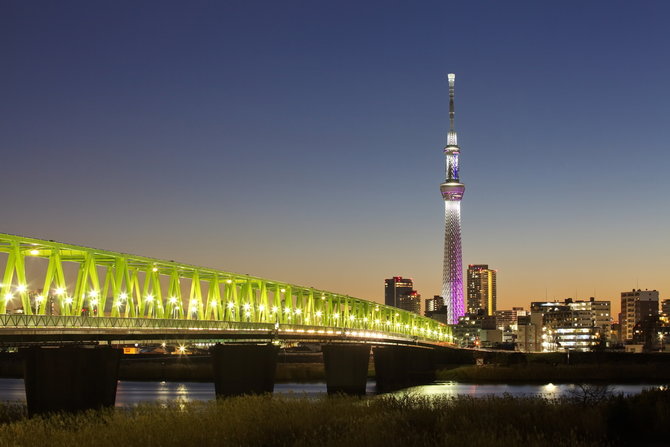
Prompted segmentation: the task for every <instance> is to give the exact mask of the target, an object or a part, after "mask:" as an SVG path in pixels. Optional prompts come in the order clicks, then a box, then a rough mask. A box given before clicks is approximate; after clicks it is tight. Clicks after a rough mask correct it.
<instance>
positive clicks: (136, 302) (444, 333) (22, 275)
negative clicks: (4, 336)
mask: <svg viewBox="0 0 670 447" xmlns="http://www.w3.org/2000/svg"><path fill="white" fill-rule="evenodd" d="M0 253H6V254H7V256H6V264H5V272H4V276H3V277H2V283H0V314H7V309H8V304H9V303H10V302H12V304H13V306H12V307H14V309H15V311H16V310H19V311H20V312H22V313H23V315H22V316H21V317H19V318H8V317H3V318H0V331H2V328H3V327H4V328H7V327H17V326H20V327H26V325H27V326H32V327H54V328H55V327H64V326H67V327H72V325H74V326H77V325H78V324H84V322H86V323H85V324H84V326H88V327H97V326H107V325H109V324H111V323H110V322H112V321H113V322H114V324H113V325H114V326H115V327H117V328H123V327H126V328H129V329H130V328H138V327H146V328H150V327H153V328H157V327H167V326H171V327H172V326H174V327H175V328H179V327H185V326H184V323H183V322H184V321H188V322H189V324H188V325H187V326H188V327H193V328H194V329H196V328H200V327H214V326H218V327H222V326H221V324H222V323H226V322H227V323H238V324H235V325H231V327H238V326H239V327H241V326H245V327H246V328H251V327H254V326H255V327H257V328H259V329H261V328H263V329H267V328H268V326H269V327H272V328H274V329H275V330H282V328H287V329H288V330H289V331H295V330H298V331H300V330H301V328H309V330H310V331H319V332H321V330H322V329H323V330H325V329H331V330H334V331H335V332H337V333H338V334H340V333H344V332H346V331H358V332H361V331H374V332H376V333H379V334H387V335H389V336H394V337H395V336H397V337H401V338H414V339H417V340H418V339H421V340H424V341H427V342H438V343H439V342H451V341H453V338H452V334H451V328H450V327H449V326H447V325H444V324H442V323H440V322H438V321H435V320H432V319H430V318H426V317H422V316H420V315H417V314H414V313H411V312H408V311H404V310H401V309H397V308H394V307H390V306H384V305H381V304H378V303H375V302H371V301H366V300H362V299H358V298H353V297H350V296H347V295H341V294H338V293H333V292H328V291H325V290H317V289H314V288H311V287H303V286H297V285H294V284H288V283H283V282H279V281H273V280H268V279H263V278H258V277H253V276H249V275H240V274H236V273H230V272H224V271H221V270H216V269H211V268H205V267H198V266H194V265H188V264H182V263H178V262H174V261H164V260H159V259H153V258H148V257H143V256H135V255H129V254H124V253H117V252H112V251H107V250H98V249H94V248H88V247H82V246H77V245H71V244H64V243H59V242H54V241H46V240H41V239H34V238H28V237H23V236H15V235H10V234H3V233H0ZM30 258H41V259H43V260H45V261H46V262H47V266H46V273H45V274H44V275H43V277H42V278H34V277H30V278H28V276H27V275H28V273H29V272H30V271H32V270H37V269H34V268H33V269H31V268H30V266H29V267H28V269H27V267H26V260H27V259H30ZM45 261H42V262H43V263H44V262H45ZM64 266H65V268H64ZM73 268H74V269H76V280H75V281H74V284H68V281H67V278H66V277H67V276H74V275H66V271H67V272H71V271H72V269H73ZM42 270H44V268H42ZM39 276H42V275H39ZM70 282H72V281H70ZM38 286H41V291H40V292H39V293H38V292H35V290H36V288H37V287H38ZM31 290H32V291H31ZM37 290H39V289H37ZM48 303H53V305H49V306H48ZM52 306H53V307H54V308H55V309H52ZM48 308H49V310H50V312H49V313H52V314H53V315H47V309H48ZM106 309H107V312H105V310H106ZM82 314H85V315H87V316H88V318H74V317H81V316H82ZM30 316H47V317H61V318H34V317H30ZM17 317H18V316H17ZM95 318H99V319H100V323H101V324H100V325H98V324H93V325H92V324H91V323H90V322H91V321H92V319H95ZM148 320H150V321H148ZM143 321H144V322H143ZM207 322H211V323H207ZM63 325H64V326H63ZM224 326H225V325H224ZM196 330H197V329H196ZM343 331H344V332H343Z"/></svg>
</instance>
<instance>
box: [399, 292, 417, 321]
mask: <svg viewBox="0 0 670 447" xmlns="http://www.w3.org/2000/svg"><path fill="white" fill-rule="evenodd" d="M398 307H399V308H401V309H403V310H407V311H409V312H414V313H415V314H419V315H420V314H421V295H419V293H418V292H417V291H416V290H412V291H411V292H410V293H408V294H405V295H400V297H399V298H398Z"/></svg>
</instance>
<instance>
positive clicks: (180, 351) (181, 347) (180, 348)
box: [177, 345, 186, 354]
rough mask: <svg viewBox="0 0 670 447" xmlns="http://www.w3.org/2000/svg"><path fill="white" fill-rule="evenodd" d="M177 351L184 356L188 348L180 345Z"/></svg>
mask: <svg viewBox="0 0 670 447" xmlns="http://www.w3.org/2000/svg"><path fill="white" fill-rule="evenodd" d="M177 349H178V350H179V353H180V354H183V353H185V352H186V346H184V345H180V346H179V348H177Z"/></svg>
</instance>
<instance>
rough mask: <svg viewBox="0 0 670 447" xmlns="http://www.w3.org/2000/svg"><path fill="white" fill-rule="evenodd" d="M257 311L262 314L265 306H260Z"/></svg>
mask: <svg viewBox="0 0 670 447" xmlns="http://www.w3.org/2000/svg"><path fill="white" fill-rule="evenodd" d="M258 310H259V311H261V312H263V311H264V310H265V306H263V305H262V304H261V305H260V306H258Z"/></svg>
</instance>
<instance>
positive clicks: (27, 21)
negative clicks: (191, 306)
mask: <svg viewBox="0 0 670 447" xmlns="http://www.w3.org/2000/svg"><path fill="white" fill-rule="evenodd" d="M669 13H670V4H668V3H667V2H662V1H643V2H617V1H607V2H605V1H593V2H578V1H562V2H557V1H556V2H530V1H529V2H520V1H511V2H494V1H491V2H466V1H464V2H442V1H440V2H430V1H422V2H409V1H406V2H393V1H383V2H381V1H380V2H374V1H369V2H354V1H342V2H325V1H323V2H314V1H290V2H284V1H268V2H254V1H227V2H215V1H212V2H206V1H194V2H170V1H163V2H148V1H147V2H145V1H139V2H138V1H125V2H124V1H114V2H112V1H100V2H88V1H61V2H49V1H4V2H2V3H0V57H1V59H0V60H2V61H3V63H2V64H0V151H1V152H0V153H1V154H2V167H3V169H2V175H1V176H0V199H1V200H2V209H3V212H2V221H3V224H2V226H1V227H0V231H2V232H7V233H18V234H23V235H27V236H33V237H42V238H45V239H55V240H60V241H64V242H71V243H79V244H83V245H90V246H95V247H100V248H108V249H113V250H118V251H124V252H131V253H137V254H142V255H148V256H155V257H163V258H167V259H175V260H180V261H184V262H190V263H194V264H200V265H206V266H211V267H218V268H221V269H224V270H229V271H234V272H240V273H249V274H254V275H259V276H265V277H268V278H275V279H280V280H285V281H291V282H294V283H298V284H304V285H309V286H314V287H318V288H323V289H328V290H333V291H337V292H341V293H347V294H351V295H355V296H359V297H361V298H368V299H373V300H377V301H381V300H382V299H383V279H384V278H385V277H389V276H392V275H403V276H408V277H412V278H414V280H415V284H416V287H417V289H418V290H419V292H420V293H421V294H422V295H423V296H424V297H430V296H432V295H433V294H437V293H439V288H440V283H441V271H442V265H441V264H442V238H443V231H444V230H443V204H442V200H441V197H440V194H439V184H440V182H441V181H442V180H443V177H444V172H443V170H444V164H443V154H442V148H443V146H444V144H445V139H446V131H447V125H448V119H447V118H448V116H447V107H448V89H447V82H446V74H447V73H448V72H454V73H456V126H457V130H458V133H459V143H460V145H461V148H462V156H461V179H462V181H463V182H464V183H465V184H466V193H465V197H464V199H463V203H462V216H463V251H464V259H463V260H464V264H468V263H488V264H489V265H491V266H492V267H494V268H497V269H498V275H499V276H498V294H499V306H498V307H499V308H508V307H511V306H512V305H524V306H525V305H527V304H528V302H529V301H530V300H535V299H542V298H544V296H545V295H546V296H547V297H548V298H554V297H555V298H558V299H563V298H566V297H574V296H575V295H576V296H577V297H579V298H584V297H589V296H592V295H594V293H595V295H596V296H598V297H600V298H604V299H612V300H614V301H615V302H618V297H619V293H620V292H621V291H623V290H628V289H632V288H633V287H640V288H642V289H644V288H649V289H657V290H660V291H661V298H662V299H663V298H668V296H667V294H668V292H670V279H669V278H670V276H668V275H667V269H668V267H669V266H670V262H669V261H670V259H669V258H670V256H669V250H668V248H669V245H670V244H668V236H667V228H668V227H669V223H670V211H669V209H670V207H668V203H669V200H668V198H667V196H668V192H669V191H670V180H669V179H668V175H667V171H668V166H670V156H669V155H668V149H669V147H668V146H669V145H668V141H670V138H669V136H670V135H669V134H670V130H669V129H670V126H669V124H670V123H669V118H668V117H669V116H670V114H668V112H667V110H666V108H667V103H668V98H670V83H668V82H667V80H668V79H670V63H669V62H668V60H669V58H668V57H667V54H668V48H669V46H670V45H669V44H670V33H668V32H667V18H668V17H669ZM616 307H618V305H617V306H616Z"/></svg>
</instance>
